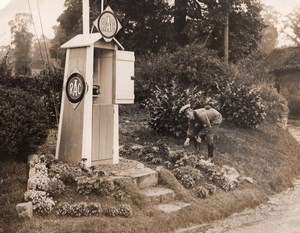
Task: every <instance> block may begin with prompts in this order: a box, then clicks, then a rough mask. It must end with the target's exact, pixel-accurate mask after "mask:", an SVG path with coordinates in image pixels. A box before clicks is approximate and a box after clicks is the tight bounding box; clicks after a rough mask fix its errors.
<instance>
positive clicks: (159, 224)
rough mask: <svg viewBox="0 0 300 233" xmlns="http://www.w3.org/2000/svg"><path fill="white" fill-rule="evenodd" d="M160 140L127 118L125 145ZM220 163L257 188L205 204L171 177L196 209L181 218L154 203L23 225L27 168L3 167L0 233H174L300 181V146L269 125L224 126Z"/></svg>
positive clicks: (174, 141)
mask: <svg viewBox="0 0 300 233" xmlns="http://www.w3.org/2000/svg"><path fill="white" fill-rule="evenodd" d="M164 139H166V140H168V142H169V143H168V144H169V146H170V147H171V148H175V149H176V148H181V147H182V143H183V140H184V139H182V140H177V139H171V138H164ZM158 140H161V137H160V136H158V135H156V134H153V133H152V132H151V130H150V129H149V128H148V127H147V124H145V121H143V120H141V118H137V119H135V118H132V117H131V118H130V119H127V118H121V122H120V143H121V144H126V143H132V144H143V143H151V142H155V141H158ZM187 150H192V148H188V149H187ZM201 152H202V153H203V154H205V153H206V148H205V147H203V148H202V151H201ZM216 163H217V164H219V165H229V166H232V167H234V168H235V169H236V170H237V171H238V172H239V173H240V174H241V175H243V176H248V177H251V178H253V179H254V183H253V184H248V183H243V184H241V185H240V186H239V187H238V189H236V190H234V191H231V192H228V193H226V192H223V191H220V192H217V193H216V194H215V195H213V196H211V197H209V198H207V199H199V198H196V196H195V195H194V194H193V193H192V192H191V191H190V190H186V189H183V188H182V187H181V186H180V185H179V183H176V180H174V179H173V178H172V177H171V176H169V174H168V173H166V174H165V175H164V176H163V177H162V179H163V182H165V183H167V184H169V186H170V187H172V188H173V190H175V192H176V194H177V197H180V198H181V199H183V200H188V201H189V202H191V203H192V206H190V207H188V208H186V209H183V210H182V211H180V212H178V213H171V214H164V213H161V212H159V211H157V210H154V209H153V208H151V207H152V206H151V203H140V202H139V201H138V202H135V204H134V205H133V215H132V216H131V217H130V218H109V217H104V216H101V217H88V218H84V217H83V218H70V217H63V218H62V217H58V216H55V215H50V216H38V215H35V217H34V218H33V220H31V221H20V220H18V218H17V216H16V213H15V211H14V207H15V205H16V204H17V203H19V202H22V198H23V193H24V192H25V190H26V182H27V169H26V165H25V164H22V163H16V162H3V163H2V164H1V165H0V177H1V178H0V190H1V193H0V204H1V206H2V208H1V209H0V214H1V219H0V224H1V225H0V232H1V231H2V232H24V233H25V232H32V233H34V232H39V233H44V232H45V233H46V232H51V233H54V232H89V233H91V232H172V231H174V230H175V229H177V228H180V227H187V226H189V225H191V224H200V223H207V222H210V221H214V220H218V219H222V218H225V217H227V216H229V215H230V214H232V213H234V212H239V211H242V210H243V209H245V208H247V207H249V208H252V207H255V206H257V205H258V204H260V203H262V202H264V201H266V200H267V199H268V197H269V196H270V195H272V194H274V193H276V192H280V191H283V190H285V189H287V188H288V187H291V186H292V182H293V180H294V179H295V178H297V177H298V176H299V171H300V146H299V144H298V143H297V142H296V141H295V139H294V138H293V137H292V136H291V135H290V134H289V133H288V131H287V130H283V129H280V128H278V127H276V126H274V125H270V124H264V125H262V126H261V127H260V128H259V129H256V130H245V129H237V128H234V127H232V126H230V125H226V124H223V125H222V127H221V128H220V131H219V134H218V136H217V138H216ZM129 189H130V187H129Z"/></svg>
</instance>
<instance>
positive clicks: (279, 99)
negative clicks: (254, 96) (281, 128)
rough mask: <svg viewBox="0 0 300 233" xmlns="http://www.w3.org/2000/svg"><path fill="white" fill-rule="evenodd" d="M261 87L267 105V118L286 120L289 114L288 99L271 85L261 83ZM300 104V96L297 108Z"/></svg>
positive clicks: (262, 96)
mask: <svg viewBox="0 0 300 233" xmlns="http://www.w3.org/2000/svg"><path fill="white" fill-rule="evenodd" d="M259 89H260V90H259V93H260V96H261V98H262V100H263V102H264V105H265V106H266V119H267V120H269V121H271V122H282V121H283V120H285V118H286V117H287V116H288V114H289V107H288V102H287V100H286V99H285V98H284V97H283V96H282V95H280V94H279V93H278V92H277V90H276V89H275V88H274V87H271V86H270V85H267V84H263V85H260V88H259ZM289 104H290V103H289ZM299 104H300V98H299V102H298V104H297V105H296V106H297V109H299V108H298V106H299ZM299 113H300V112H299Z"/></svg>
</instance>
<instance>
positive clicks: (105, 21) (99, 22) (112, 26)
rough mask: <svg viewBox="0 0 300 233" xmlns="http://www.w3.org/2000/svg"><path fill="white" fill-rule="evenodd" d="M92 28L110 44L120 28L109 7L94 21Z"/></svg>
mask: <svg viewBox="0 0 300 233" xmlns="http://www.w3.org/2000/svg"><path fill="white" fill-rule="evenodd" d="M94 26H95V27H96V28H97V29H98V31H99V32H100V34H101V36H102V37H103V39H104V40H105V41H106V42H110V41H111V40H112V39H113V38H114V37H115V35H116V34H117V33H118V32H119V30H120V29H121V28H122V26H121V24H120V22H119V20H118V19H117V17H116V16H115V14H114V12H113V11H112V9H111V8H110V7H109V6H108V7H107V8H106V9H105V10H104V11H103V12H102V13H101V15H100V16H99V17H98V18H97V19H96V20H95V21H94Z"/></svg>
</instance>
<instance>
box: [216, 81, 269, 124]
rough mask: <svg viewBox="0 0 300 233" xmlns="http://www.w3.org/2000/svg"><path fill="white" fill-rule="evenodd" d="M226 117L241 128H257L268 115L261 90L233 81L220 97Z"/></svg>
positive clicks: (222, 110)
mask: <svg viewBox="0 0 300 233" xmlns="http://www.w3.org/2000/svg"><path fill="white" fill-rule="evenodd" d="M220 104H221V109H220V110H221V112H222V114H223V116H224V117H225V118H227V119H228V120H229V121H231V122H233V123H234V124H235V125H237V126H239V127H241V128H256V127H257V126H258V125H259V124H260V123H261V122H263V120H264V119H265V117H266V107H265V106H264V104H263V100H262V98H261V97H260V94H259V91H258V90H256V89H254V88H250V87H246V86H240V85H236V84H235V83H234V82H231V83H229V84H228V85H227V88H226V91H225V92H224V93H223V94H222V96H221V98H220Z"/></svg>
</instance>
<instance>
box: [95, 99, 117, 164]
mask: <svg viewBox="0 0 300 233" xmlns="http://www.w3.org/2000/svg"><path fill="white" fill-rule="evenodd" d="M113 114H114V105H93V144H92V145H93V146H92V163H93V162H94V161H104V160H112V158H113V133H114V128H113V127H114V122H113V120H114V116H113Z"/></svg>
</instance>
